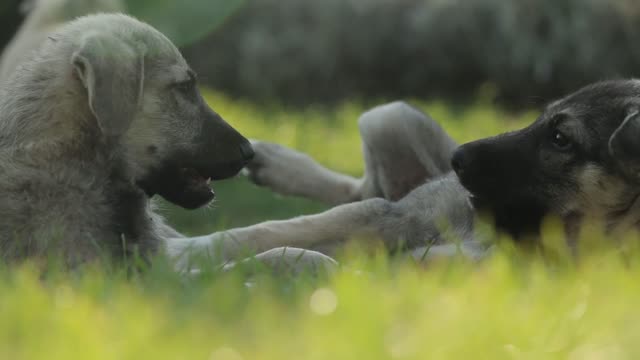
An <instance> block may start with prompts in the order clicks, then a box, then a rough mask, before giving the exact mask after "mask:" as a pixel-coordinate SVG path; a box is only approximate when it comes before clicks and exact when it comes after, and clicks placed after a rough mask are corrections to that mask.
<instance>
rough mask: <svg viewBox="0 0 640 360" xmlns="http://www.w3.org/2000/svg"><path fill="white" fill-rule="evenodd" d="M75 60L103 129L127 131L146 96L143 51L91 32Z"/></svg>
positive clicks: (114, 132) (107, 132) (111, 133)
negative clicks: (143, 95)
mask: <svg viewBox="0 0 640 360" xmlns="http://www.w3.org/2000/svg"><path fill="white" fill-rule="evenodd" d="M71 62H72V64H73V66H74V67H75V70H76V73H77V74H78V76H79V78H80V80H81V81H82V84H83V85H84V87H85V88H86V89H87V93H88V97H89V107H90V108H91V111H92V112H93V115H94V116H95V118H96V120H97V121H98V126H99V127H100V130H102V133H103V134H104V135H105V136H118V135H121V134H123V133H124V132H125V131H127V129H128V128H129V125H130V124H131V121H132V120H133V117H134V116H135V113H136V111H137V110H138V104H139V103H140V100H141V97H142V86H143V81H144V54H143V52H142V51H141V50H139V49H136V48H134V47H133V46H130V45H129V44H127V43H125V42H124V41H122V40H120V39H118V38H116V37H114V36H109V35H103V34H89V35H87V36H86V37H85V38H84V39H83V41H82V43H81V44H80V47H79V49H78V50H77V51H76V52H75V53H74V54H73V56H72V58H71Z"/></svg>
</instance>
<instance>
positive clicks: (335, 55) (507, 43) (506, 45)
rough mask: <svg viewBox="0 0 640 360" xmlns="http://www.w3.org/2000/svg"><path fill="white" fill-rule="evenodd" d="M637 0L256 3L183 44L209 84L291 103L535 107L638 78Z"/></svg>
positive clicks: (639, 19) (639, 23) (254, 0)
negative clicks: (479, 96) (489, 102)
mask: <svg viewBox="0 0 640 360" xmlns="http://www.w3.org/2000/svg"><path fill="white" fill-rule="evenodd" d="M638 44H640V2H637V1H635V0H522V1H504V0H393V1H390V0H323V1H313V0H252V1H250V2H249V4H248V6H246V7H245V8H244V9H243V10H242V11H240V12H239V13H238V14H236V16H234V17H233V18H232V19H231V20H230V21H229V22H228V23H227V24H226V26H224V27H223V28H221V29H220V30H219V31H217V32H215V33H212V34H211V36H210V37H208V38H207V39H206V40H205V41H203V42H201V43H200V44H199V45H197V46H194V47H192V48H190V49H188V52H187V53H188V54H189V60H190V61H191V62H192V63H194V64H195V67H196V68H197V70H198V71H199V72H200V73H201V74H203V75H205V77H206V79H205V80H206V81H208V83H209V84H210V85H213V86H215V87H217V88H221V89H223V90H226V91H229V92H231V93H232V94H235V95H241V96H246V97H249V98H252V99H269V98H278V99H282V100H284V101H287V102H290V103H308V102H316V101H327V102H331V101H337V100H341V99H344V98H349V97H353V96H354V95H357V96H396V97H399V96H407V95H408V96H415V97H425V96H434V95H438V96H448V97H453V98H456V99H459V98H464V97H467V96H470V95H473V94H474V93H475V91H476V89H477V88H478V86H480V85H481V84H483V83H485V82H491V83H494V84H495V85H496V87H497V89H498V95H499V98H500V99H501V100H504V101H506V102H508V103H510V104H525V105H531V104H532V103H538V102H539V101H541V100H549V99H550V98H553V97H556V96H559V95H561V94H564V93H567V92H569V91H571V90H574V89H575V88H576V87H578V86H581V85H583V84H585V83H588V82H591V81H596V80H600V79H604V78H610V77H617V76H625V77H628V76H632V75H638V74H640V46H638Z"/></svg>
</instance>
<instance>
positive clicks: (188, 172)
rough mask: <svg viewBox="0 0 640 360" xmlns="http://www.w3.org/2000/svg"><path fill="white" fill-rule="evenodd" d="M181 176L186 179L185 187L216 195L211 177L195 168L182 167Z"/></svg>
mask: <svg viewBox="0 0 640 360" xmlns="http://www.w3.org/2000/svg"><path fill="white" fill-rule="evenodd" d="M180 177H182V178H184V179H185V187H186V188H188V189H190V190H192V191H195V192H202V193H211V194H213V195H215V193H214V191H213V189H212V188H211V177H210V176H204V175H202V174H201V173H200V172H198V170H196V169H195V168H182V169H180Z"/></svg>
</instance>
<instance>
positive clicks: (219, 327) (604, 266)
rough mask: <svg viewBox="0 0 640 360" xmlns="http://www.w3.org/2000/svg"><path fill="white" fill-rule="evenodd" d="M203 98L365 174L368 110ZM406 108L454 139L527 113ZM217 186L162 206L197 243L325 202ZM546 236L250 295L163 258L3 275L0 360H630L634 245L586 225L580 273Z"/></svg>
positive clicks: (233, 277) (261, 134) (635, 348)
mask: <svg viewBox="0 0 640 360" xmlns="http://www.w3.org/2000/svg"><path fill="white" fill-rule="evenodd" d="M207 97H208V99H209V100H210V102H211V103H212V105H213V106H214V108H215V109H216V110H217V111H219V112H220V113H221V114H222V115H223V116H224V117H225V118H226V119H228V120H229V121H230V122H231V123H232V124H233V125H234V126H237V127H238V128H239V129H240V130H241V131H243V132H244V133H245V134H247V136H250V137H255V138H260V139H266V140H272V141H277V142H281V143H284V144H286V145H289V146H293V147H295V148H298V149H301V150H303V151H306V152H309V153H310V154H312V155H313V156H314V157H316V158H318V159H319V160H320V161H321V162H322V163H324V164H326V165H327V166H329V167H332V168H335V169H338V170H341V171H345V172H348V173H351V174H354V175H357V174H359V173H360V172H361V171H362V160H361V155H360V148H359V146H360V145H359V137H358V132H357V129H356V125H355V123H356V119H357V117H358V115H359V114H360V112H362V111H363V110H364V109H365V108H366V106H365V105H362V104H357V103H349V104H345V105H344V106H342V107H339V108H337V109H312V110H308V111H304V112H302V111H294V110H291V111H286V110H283V109H278V108H276V107H274V108H260V107H255V106H253V105H251V104H246V103H238V102H236V101H233V100H230V99H226V98H225V97H224V96H222V95H220V94H215V93H209V94H207ZM416 104H417V105H418V106H419V107H421V108H423V109H425V110H427V111H428V112H429V113H431V115H432V116H433V117H434V118H436V119H438V120H439V121H440V122H442V124H443V125H444V127H445V128H446V129H447V130H448V131H450V132H451V133H452V134H453V136H454V137H455V138H456V139H457V140H459V141H461V142H462V141H467V140H472V139H475V138H479V137H482V136H488V135H492V134H496V133H498V132H501V131H504V130H506V129H512V128H517V127H519V126H522V125H523V124H525V123H527V122H530V121H531V120H532V115H531V114H525V115H522V116H517V117H513V116H509V115H507V114H505V113H502V112H500V111H498V110H496V109H494V108H492V107H491V106H489V105H486V104H485V103H483V102H479V103H478V104H472V105H470V106H469V107H464V108H455V107H450V106H447V105H445V104H442V103H426V104H425V103H419V102H418V103H416ZM215 188H216V191H217V193H218V201H217V205H216V206H215V207H213V209H206V210H198V211H191V212H188V211H184V210H180V209H176V208H174V207H172V206H170V205H168V204H164V205H163V206H162V211H163V212H164V213H165V214H166V215H167V216H168V218H169V220H170V222H171V223H172V224H174V225H175V226H176V227H177V228H179V229H180V230H182V231H184V232H185V233H188V234H203V233H207V232H210V231H214V230H216V229H220V228H225V227H231V226H242V225H247V224H252V223H255V222H258V221H261V220H266V219H275V218H287V217H290V216H295V215H299V214H302V213H311V212H316V211H319V210H321V209H323V208H324V206H323V205H321V204H317V203H313V202H310V201H306V200H302V199H293V198H281V197H278V196H275V195H273V194H271V193H269V192H267V191H265V190H263V189H259V188H257V187H255V186H253V185H251V184H249V183H248V182H247V181H246V180H243V179H236V180H232V181H225V182H220V183H218V184H216V185H215ZM545 230H546V231H545V233H546V234H548V235H549V236H548V237H546V238H547V239H551V240H549V242H548V245H550V246H549V248H550V252H548V253H546V254H545V256H542V255H540V254H534V255H532V256H524V255H523V254H521V253H519V252H517V251H514V250H513V249H510V248H509V246H508V243H504V244H505V246H504V247H503V250H501V251H500V252H498V254H497V255H496V256H495V257H494V258H492V260H490V261H487V262H483V263H481V264H471V263H468V262H465V261H464V260H462V259H451V260H450V261H442V262H437V263H434V264H432V265H429V266H428V267H426V268H423V267H421V266H418V265H416V264H413V263H410V262H403V261H396V260H395V259H389V258H387V257H386V256H384V255H377V256H373V257H364V256H362V255H358V254H354V253H352V254H351V255H350V256H345V258H344V267H343V268H342V269H341V270H340V271H339V272H338V273H337V274H335V275H334V276H331V277H329V278H321V279H313V278H308V277H301V278H299V279H291V278H284V279H273V278H270V277H268V276H267V275H264V276H260V277H258V278H255V279H252V280H253V282H252V284H253V285H252V286H246V285H245V281H246V279H245V278H244V277H243V276H242V274H241V273H231V274H219V273H215V272H205V273H204V274H203V275H202V276H201V277H198V278H192V279H191V278H183V277H180V276H178V275H176V274H174V273H172V272H171V271H170V270H169V269H168V266H167V264H166V262H164V261H163V260H162V259H158V260H157V261H155V262H154V266H152V268H151V269H150V270H149V271H147V272H145V273H142V274H127V273H126V272H125V271H124V270H117V269H115V270H114V269H104V268H87V269H83V270H82V271H78V272H75V273H60V272H55V271H53V272H51V273H48V274H46V275H44V276H43V275H42V273H41V272H40V271H38V270H36V269H35V268H34V267H31V266H29V265H24V266H21V267H18V268H12V269H0V294H1V295H0V359H102V358H104V359H215V360H236V359H251V360H254V359H345V360H356V359H367V360H368V359H572V360H573V359H623V358H627V359H636V358H638V357H639V356H640V342H639V341H638V340H640V335H638V334H640V325H638V324H640V321H638V320H640V311H639V310H638V305H637V304H638V303H639V302H640V281H638V278H640V263H639V262H638V259H640V257H638V256H637V255H638V254H640V251H639V250H638V249H637V248H636V247H634V246H632V245H633V244H636V243H637V240H638V239H630V241H629V242H628V243H627V245H628V246H627V247H624V248H622V250H613V249H607V248H606V246H603V245H602V244H601V241H600V239H599V238H598V237H597V236H595V235H594V234H596V232H593V231H590V232H586V234H587V235H589V238H588V239H586V240H587V241H585V243H588V244H590V248H589V249H591V250H592V251H589V252H588V255H587V256H585V259H584V261H582V262H580V263H578V264H576V263H573V262H571V261H568V260H567V257H566V255H565V251H564V249H563V247H562V246H557V245H556V246H553V245H554V244H557V241H558V239H559V238H560V235H559V234H560V232H559V231H558V227H557V226H554V224H549V225H548V227H547V228H546V229H545ZM554 239H555V240H556V242H554V241H552V240H554ZM593 250H596V251H593ZM636 321H638V322H636Z"/></svg>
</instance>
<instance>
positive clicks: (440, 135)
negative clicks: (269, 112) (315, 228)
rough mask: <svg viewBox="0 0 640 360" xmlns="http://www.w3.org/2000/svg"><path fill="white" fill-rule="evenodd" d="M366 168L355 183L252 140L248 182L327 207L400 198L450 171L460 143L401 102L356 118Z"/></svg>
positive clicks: (289, 152) (300, 156)
mask: <svg viewBox="0 0 640 360" xmlns="http://www.w3.org/2000/svg"><path fill="white" fill-rule="evenodd" d="M358 125H359V128H360V134H361V137H362V141H363V153H364V159H365V163H366V166H365V168H366V170H365V174H364V176H363V178H361V179H356V178H353V177H350V176H347V175H343V174H339V173H336V172H334V171H332V170H329V169H327V168H325V167H323V166H322V165H320V164H318V163H317V162H315V161H314V160H313V159H311V158H310V157H309V156H308V155H305V154H302V153H300V152H297V151H295V150H292V149H288V148H285V147H283V146H280V145H276V144H271V143H265V142H254V149H255V151H256V158H255V160H254V161H253V162H252V163H251V164H250V165H249V166H248V170H249V177H250V179H251V180H252V181H253V182H255V183H256V184H258V185H263V186H267V187H269V188H271V189H272V190H274V191H276V192H278V193H281V194H285V195H296V196H303V197H307V198H311V199H315V200H319V201H323V202H326V203H329V204H342V203H347V202H352V201H357V200H361V199H367V198H372V197H383V198H385V199H390V200H397V199H400V198H402V197H403V196H404V195H406V194H407V193H409V191H411V190H412V189H414V188H416V187H417V186H419V185H421V184H423V183H424V182H426V181H428V180H429V179H432V178H434V177H437V176H440V175H443V174H444V173H446V172H448V171H450V170H451V168H450V165H449V158H450V156H451V153H452V152H453V150H454V149H455V147H456V143H455V142H454V141H453V140H452V139H451V138H450V137H449V136H448V135H447V134H446V133H445V132H444V130H443V129H442V128H441V127H440V125H438V124H437V123H436V122H435V121H434V120H433V119H431V118H430V117H429V116H427V115H425V114H423V113H421V112H420V111H418V110H416V109H414V108H413V107H411V106H409V105H407V104H406V103H403V102H393V103H390V104H386V105H382V106H378V107H375V108H373V109H372V110H370V111H368V112H366V113H364V114H363V115H362V116H361V117H360V119H359V120H358Z"/></svg>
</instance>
